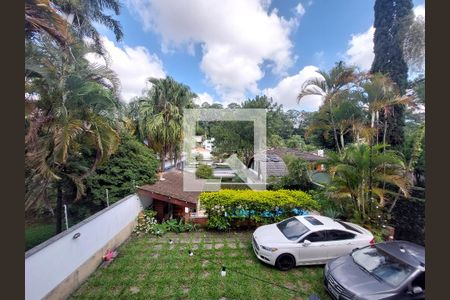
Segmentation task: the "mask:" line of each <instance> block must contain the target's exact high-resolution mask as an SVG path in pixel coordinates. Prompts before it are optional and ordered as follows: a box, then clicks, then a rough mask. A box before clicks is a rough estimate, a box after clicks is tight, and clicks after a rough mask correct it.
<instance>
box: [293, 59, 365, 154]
mask: <svg viewBox="0 0 450 300" xmlns="http://www.w3.org/2000/svg"><path fill="white" fill-rule="evenodd" d="M318 73H319V74H320V75H322V76H321V77H322V78H320V77H314V78H311V79H309V80H306V81H305V82H304V83H303V85H302V87H301V91H300V93H299V94H298V96H297V102H300V101H301V100H302V99H303V98H304V97H305V96H310V95H318V96H322V97H323V100H324V103H323V105H322V106H325V105H326V106H327V109H328V117H329V118H328V119H329V121H328V122H329V125H330V127H331V128H332V130H333V136H334V142H335V146H336V149H337V150H338V152H341V148H340V147H339V139H338V129H337V125H336V120H335V116H334V114H333V112H334V106H335V98H336V97H337V96H338V94H339V93H341V92H343V91H345V90H348V88H349V84H351V83H352V82H353V81H354V80H355V78H356V75H355V72H354V68H353V67H348V66H346V65H345V64H344V62H342V61H340V62H338V63H336V65H335V66H334V67H333V68H332V69H331V70H330V71H329V72H325V71H319V72H318Z"/></svg>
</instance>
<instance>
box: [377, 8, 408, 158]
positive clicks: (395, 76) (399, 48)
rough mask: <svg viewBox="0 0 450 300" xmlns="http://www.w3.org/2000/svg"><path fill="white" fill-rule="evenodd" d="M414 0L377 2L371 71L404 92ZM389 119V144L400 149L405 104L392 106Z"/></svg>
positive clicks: (382, 117)
mask: <svg viewBox="0 0 450 300" xmlns="http://www.w3.org/2000/svg"><path fill="white" fill-rule="evenodd" d="M412 8H413V3H412V0H399V1H392V0H376V1H375V6H374V9H375V21H374V27H375V34H374V54H375V58H374V60H373V63H372V68H371V72H372V73H377V72H381V73H383V74H385V75H388V76H389V77H390V78H391V79H392V81H394V82H395V84H396V85H397V87H398V88H399V91H400V94H401V95H403V94H404V93H405V90H406V87H407V79H408V65H407V64H406V61H405V58H404V51H403V48H404V43H405V39H406V40H407V34H406V33H407V32H408V30H409V28H410V26H411V24H412V22H413V20H414V13H413V10H412ZM384 118H387V123H388V124H389V125H390V126H389V127H388V129H387V131H388V132H387V143H388V144H390V145H391V146H392V147H394V148H396V149H399V147H401V146H402V145H403V141H404V132H403V129H404V126H405V107H404V105H402V104H396V105H394V106H393V109H392V113H391V114H389V116H384V115H382V116H381V119H382V121H384Z"/></svg>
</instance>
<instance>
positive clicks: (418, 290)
mask: <svg viewBox="0 0 450 300" xmlns="http://www.w3.org/2000/svg"><path fill="white" fill-rule="evenodd" d="M412 293H413V295H418V294H422V293H423V290H422V288H421V287H420V286H415V287H413V289H412Z"/></svg>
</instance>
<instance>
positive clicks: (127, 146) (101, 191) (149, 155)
mask: <svg viewBox="0 0 450 300" xmlns="http://www.w3.org/2000/svg"><path fill="white" fill-rule="evenodd" d="M157 168H158V160H157V159H156V157H155V155H154V154H153V152H152V151H151V150H150V149H148V148H147V147H145V145H143V144H142V143H140V142H139V141H137V140H136V139H135V138H134V137H132V136H131V135H130V134H128V133H123V134H122V136H121V143H120V145H119V148H118V150H117V152H116V153H115V154H113V155H112V156H111V157H110V159H109V160H108V161H107V162H106V163H105V164H103V165H101V166H99V167H98V168H97V170H96V172H95V173H94V174H92V175H91V176H89V177H88V178H87V184H86V185H87V187H88V197H89V198H90V199H91V200H92V201H94V202H96V203H106V197H105V189H108V195H109V202H110V203H114V202H115V201H117V200H120V199H122V198H123V197H125V196H127V195H129V194H131V193H134V192H135V190H136V186H141V185H143V184H151V183H153V182H154V181H155V178H156V177H155V175H156V170H157Z"/></svg>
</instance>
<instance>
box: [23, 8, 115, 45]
mask: <svg viewBox="0 0 450 300" xmlns="http://www.w3.org/2000/svg"><path fill="white" fill-rule="evenodd" d="M105 11H108V12H113V13H114V14H115V15H119V14H120V4H119V2H118V1H117V0H89V1H75V0H65V1H59V0H50V1H46V0H26V1H25V37H26V38H27V39H30V40H31V39H34V40H35V39H39V38H40V37H42V36H45V37H50V38H52V40H54V41H56V42H57V43H58V44H59V45H60V47H61V50H64V51H66V50H67V49H68V48H69V47H71V46H72V45H73V44H74V43H76V42H84V41H85V40H89V41H90V42H91V43H93V46H94V48H95V51H96V52H97V53H99V54H105V49H104V47H103V45H102V41H101V37H100V33H99V32H98V30H97V29H96V28H95V26H94V24H101V25H102V26H105V28H108V29H110V30H112V31H113V32H114V35H115V37H116V40H117V41H120V40H121V39H122V37H123V31H122V27H121V25H120V23H119V22H118V21H117V20H115V19H114V18H113V17H112V16H111V15H109V14H106V13H105ZM65 16H67V17H65Z"/></svg>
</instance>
